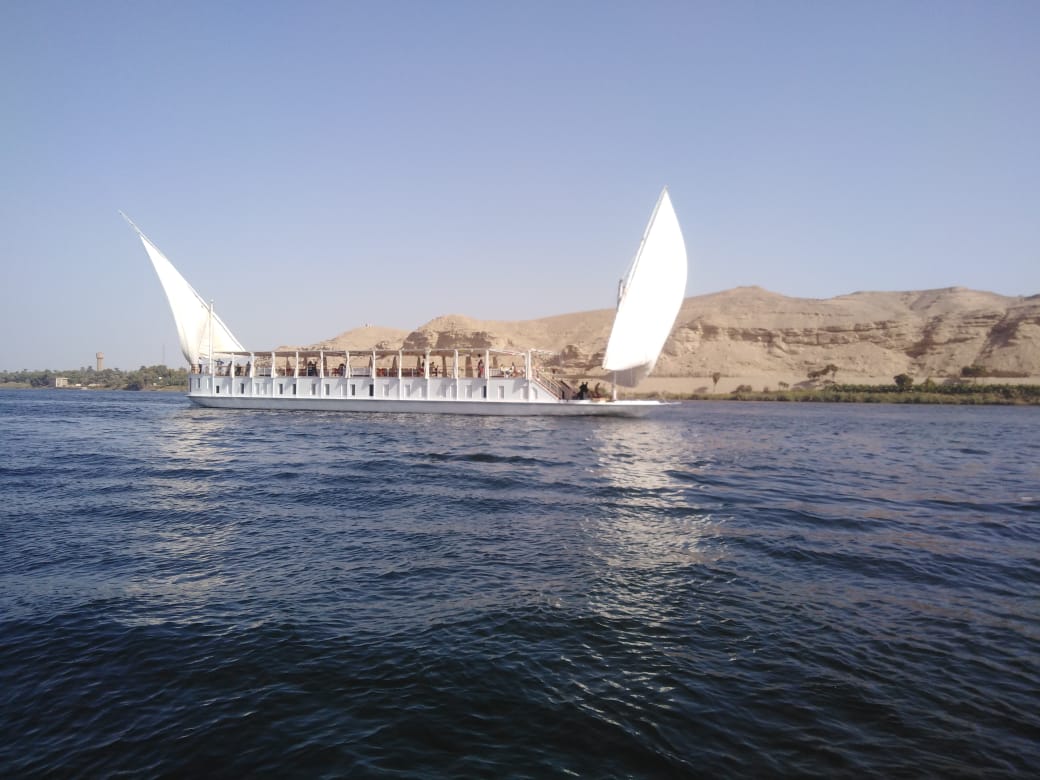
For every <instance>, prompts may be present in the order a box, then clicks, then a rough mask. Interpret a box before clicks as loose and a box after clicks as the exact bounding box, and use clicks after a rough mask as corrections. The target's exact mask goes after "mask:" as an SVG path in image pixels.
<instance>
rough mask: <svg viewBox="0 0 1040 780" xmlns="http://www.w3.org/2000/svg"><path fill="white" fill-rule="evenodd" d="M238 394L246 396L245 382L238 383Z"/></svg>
mask: <svg viewBox="0 0 1040 780" xmlns="http://www.w3.org/2000/svg"><path fill="white" fill-rule="evenodd" d="M238 394H239V395H245V394H246V383H245V382H239V383H238Z"/></svg>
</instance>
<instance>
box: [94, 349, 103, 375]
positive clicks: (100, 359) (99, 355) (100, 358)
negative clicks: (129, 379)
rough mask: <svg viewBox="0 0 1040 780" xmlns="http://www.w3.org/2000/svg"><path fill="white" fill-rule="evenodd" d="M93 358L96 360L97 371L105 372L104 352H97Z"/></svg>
mask: <svg viewBox="0 0 1040 780" xmlns="http://www.w3.org/2000/svg"><path fill="white" fill-rule="evenodd" d="M95 357H96V358H97V370H98V371H104V370H105V353H104V352H98V353H97V355H95Z"/></svg>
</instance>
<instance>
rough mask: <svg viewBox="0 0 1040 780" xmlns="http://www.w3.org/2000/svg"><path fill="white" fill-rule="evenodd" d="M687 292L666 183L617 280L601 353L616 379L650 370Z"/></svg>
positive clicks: (628, 379) (635, 379) (630, 379)
mask: <svg viewBox="0 0 1040 780" xmlns="http://www.w3.org/2000/svg"><path fill="white" fill-rule="evenodd" d="M685 295H686V244H685V243H684V242H683V237H682V230H680V228H679V220H678V218H677V217H676V216H675V209H673V208H672V201H671V198H669V197H668V188H667V187H665V188H664V189H663V190H662V191H661V197H660V198H658V200H657V205H656V206H655V207H654V212H653V214H651V215H650V223H649V224H648V225H647V226H646V232H645V233H644V234H643V240H642V243H640V245H639V250H638V251H637V252H636V256H635V259H634V260H633V261H632V266H631V267H630V268H629V270H628V274H627V275H626V276H625V278H624V279H622V280H621V289H620V290H619V293H618V307H617V314H615V316H614V327H613V329H612V330H611V332H610V339H609V340H608V341H607V350H606V352H605V353H604V355H603V368H605V369H607V370H608V371H613V372H614V377H613V381H614V382H615V383H616V384H619V385H621V386H623V387H635V386H636V385H637V384H639V382H640V381H642V380H643V379H644V378H645V377H646V376H647V374H649V373H650V372H651V371H652V370H653V368H654V365H655V364H656V363H657V358H658V356H659V355H660V354H661V349H662V348H663V347H664V343H665V341H666V340H667V339H668V334H669V333H671V331H672V326H673V325H674V324H675V318H676V316H677V315H678V314H679V307H680V306H682V302H683V298H684V297H685Z"/></svg>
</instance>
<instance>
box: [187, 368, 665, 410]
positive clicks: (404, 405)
mask: <svg viewBox="0 0 1040 780" xmlns="http://www.w3.org/2000/svg"><path fill="white" fill-rule="evenodd" d="M189 381H190V388H191V389H190V391H189V393H188V398H189V399H190V400H191V401H192V402H193V403H195V404H198V405H199V406H203V407H207V408H213V409H268V410H280V411H327V412H363V413H378V412H385V413H398V414H399V413H409V414H469V415H484V416H509V417H525V416H568V417H574V416H579V417H589V416H599V417H642V416H644V415H646V414H648V413H649V412H651V411H652V410H654V409H656V408H659V407H661V406H665V405H666V404H663V403H661V402H659V401H607V400H586V401H578V400H574V401H562V400H559V399H556V398H553V397H551V396H549V395H548V394H547V393H545V392H544V389H543V388H541V387H539V386H538V385H537V383H535V382H528V381H526V380H523V379H455V378H436V379H435V378H430V377H425V378H424V377H417V378H413V379H401V378H397V377H392V378H376V379H372V378H370V377H346V378H343V377H321V376H306V377H303V376H301V377H292V376H289V377H274V378H272V377H248V376H211V375H199V374H193V375H191V377H190V380H189Z"/></svg>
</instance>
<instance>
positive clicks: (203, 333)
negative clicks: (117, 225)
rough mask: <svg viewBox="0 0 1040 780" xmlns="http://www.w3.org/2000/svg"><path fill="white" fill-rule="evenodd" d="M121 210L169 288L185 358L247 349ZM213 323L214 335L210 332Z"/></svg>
mask: <svg viewBox="0 0 1040 780" xmlns="http://www.w3.org/2000/svg"><path fill="white" fill-rule="evenodd" d="M119 213H120V214H122V216H123V219H125V220H126V221H127V222H129V223H130V227H132V228H133V229H134V230H135V231H137V235H138V237H139V238H140V239H141V243H142V244H144V249H145V251H146V252H147V253H148V258H149V259H150V260H151V261H152V267H154V268H155V273H156V274H158V276H159V281H160V282H161V283H162V286H163V290H165V291H166V300H167V301H169V303H170V309H171V311H173V319H174V321H175V322H176V323H177V334H178V336H180V340H181V352H183V353H184V359H185V360H187V361H188V363H189V364H190V365H195V364H197V363H198V362H199V358H206V359H209V358H211V357H212V356H213V355H217V354H219V353H222V352H244V351H245V348H244V347H243V346H242V345H241V344H240V343H239V341H238V339H236V338H235V336H234V334H232V333H231V331H230V330H229V329H228V326H227V325H225V324H224V322H223V320H221V319H220V317H218V316H217V315H216V313H214V312H213V311H212V309H211V307H210V305H209V304H208V303H206V301H204V300H203V299H202V296H201V295H199V294H198V293H197V292H196V291H195V288H194V287H192V286H191V285H190V284H188V281H187V280H186V279H185V278H184V277H183V276H181V275H180V272H178V271H177V269H176V268H174V267H173V263H171V262H170V261H169V260H168V259H167V258H166V255H164V254H163V253H162V252H161V251H159V248H158V247H157V246H156V245H155V244H153V243H152V242H151V241H150V240H149V238H148V236H146V235H145V234H144V233H142V232H141V229H140V228H139V227H137V225H135V224H134V223H133V222H132V221H131V220H130V218H129V217H128V216H127V215H126V214H123V212H119ZM211 325H212V331H213V332H212V338H211V336H210V326H211ZM211 348H212V354H211V352H210V350H211Z"/></svg>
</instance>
